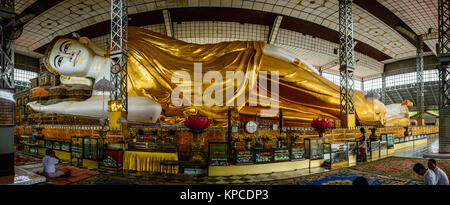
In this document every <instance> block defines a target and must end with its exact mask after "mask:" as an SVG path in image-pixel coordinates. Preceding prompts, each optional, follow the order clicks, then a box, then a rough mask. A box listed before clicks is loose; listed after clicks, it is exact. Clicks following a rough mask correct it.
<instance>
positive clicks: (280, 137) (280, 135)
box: [277, 132, 286, 141]
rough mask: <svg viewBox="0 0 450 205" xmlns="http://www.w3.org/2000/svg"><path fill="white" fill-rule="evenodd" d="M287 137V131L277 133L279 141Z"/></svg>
mask: <svg viewBox="0 0 450 205" xmlns="http://www.w3.org/2000/svg"><path fill="white" fill-rule="evenodd" d="M285 139H286V133H284V132H283V133H280V134H278V135H277V140H278V141H282V140H285Z"/></svg>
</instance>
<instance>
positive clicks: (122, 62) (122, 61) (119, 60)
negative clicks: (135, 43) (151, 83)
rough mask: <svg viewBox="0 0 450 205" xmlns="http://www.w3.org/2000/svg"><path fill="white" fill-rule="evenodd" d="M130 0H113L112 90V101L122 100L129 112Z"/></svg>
mask: <svg viewBox="0 0 450 205" xmlns="http://www.w3.org/2000/svg"><path fill="white" fill-rule="evenodd" d="M127 39H128V0H111V54H110V58H111V82H112V83H113V85H114V87H115V89H114V90H113V91H111V95H110V98H111V100H112V101H115V100H121V101H122V111H124V112H126V113H128V91H127V76H128V69H127V52H128V48H127Z"/></svg>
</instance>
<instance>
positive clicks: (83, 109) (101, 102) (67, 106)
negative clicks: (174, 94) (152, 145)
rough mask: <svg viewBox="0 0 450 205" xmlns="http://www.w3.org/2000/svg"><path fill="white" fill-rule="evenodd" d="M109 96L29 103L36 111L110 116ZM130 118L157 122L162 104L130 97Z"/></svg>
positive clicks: (147, 99) (142, 98) (100, 116)
mask: <svg viewBox="0 0 450 205" xmlns="http://www.w3.org/2000/svg"><path fill="white" fill-rule="evenodd" d="M108 101H109V96H107V95H105V96H101V95H93V96H92V97H90V98H89V99H87V100H85V101H81V102H74V101H71V102H60V103H56V104H52V105H41V104H39V103H37V102H31V103H28V106H30V108H31V109H32V110H34V111H36V112H44V113H58V114H67V115H80V116H87V117H94V118H105V117H107V116H108ZM128 109H129V110H128V120H130V121H138V122H156V120H158V117H159V115H160V114H161V106H160V105H159V104H158V103H155V102H154V101H152V100H151V99H150V98H148V97H143V96H132V97H128Z"/></svg>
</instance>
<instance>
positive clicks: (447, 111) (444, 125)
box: [436, 0, 450, 153]
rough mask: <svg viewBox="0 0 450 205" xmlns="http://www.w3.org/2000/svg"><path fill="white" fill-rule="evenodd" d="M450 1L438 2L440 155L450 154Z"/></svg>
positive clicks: (442, 0) (440, 0)
mask: <svg viewBox="0 0 450 205" xmlns="http://www.w3.org/2000/svg"><path fill="white" fill-rule="evenodd" d="M449 9H450V0H439V1H438V27H439V29H438V30H439V31H438V33H439V40H438V46H437V49H436V50H437V54H438V56H437V57H438V60H439V83H440V86H439V87H440V89H439V95H440V97H439V99H440V100H439V101H440V102H439V153H450V126H449V125H450V96H449V94H450V92H449V88H450V80H449V70H448V68H449V65H450V43H449V42H450V10H449Z"/></svg>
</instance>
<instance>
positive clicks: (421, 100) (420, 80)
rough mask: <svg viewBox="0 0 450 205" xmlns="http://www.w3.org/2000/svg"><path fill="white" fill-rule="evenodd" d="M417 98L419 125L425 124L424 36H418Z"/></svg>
mask: <svg viewBox="0 0 450 205" xmlns="http://www.w3.org/2000/svg"><path fill="white" fill-rule="evenodd" d="M416 68H417V87H418V89H417V100H416V107H417V111H418V117H417V125H425V120H424V119H423V112H424V107H425V106H424V94H423V86H424V85H423V38H422V36H418V37H417V63H416Z"/></svg>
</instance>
